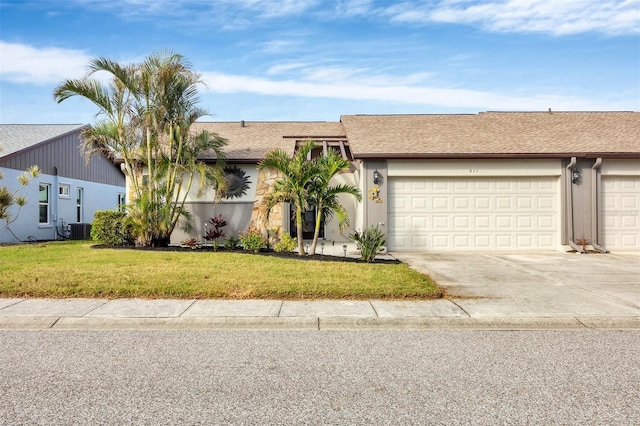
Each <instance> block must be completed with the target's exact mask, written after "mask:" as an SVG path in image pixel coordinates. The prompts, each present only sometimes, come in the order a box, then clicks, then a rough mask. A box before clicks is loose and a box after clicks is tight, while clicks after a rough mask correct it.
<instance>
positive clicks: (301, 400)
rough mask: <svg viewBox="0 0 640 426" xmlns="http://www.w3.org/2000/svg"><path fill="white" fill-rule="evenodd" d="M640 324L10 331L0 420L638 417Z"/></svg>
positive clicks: (5, 337) (0, 338)
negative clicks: (638, 327) (602, 327)
mask: <svg viewBox="0 0 640 426" xmlns="http://www.w3.org/2000/svg"><path fill="white" fill-rule="evenodd" d="M638 401H640V331H595V330H578V331H567V330H565V331H434V330H426V331H398V330H391V331H224V330H223V331H51V330H48V331H0V423H1V424H3V425H5V424H6V425H14V424H15V425H21V424H40V425H48V424H56V425H60V424H82V425H85V424H92V425H93V424H95V425H98V424H161V425H168V424H252V425H253V424H432V425H433V424H447V425H455V424H474V425H482V424H491V425H495V424H545V425H548V424H563V425H573V424H598V425H617V424H619V425H630V424H640V405H639V404H638Z"/></svg>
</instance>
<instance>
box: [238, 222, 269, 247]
mask: <svg viewBox="0 0 640 426" xmlns="http://www.w3.org/2000/svg"><path fill="white" fill-rule="evenodd" d="M240 244H242V248H243V249H245V250H247V251H250V252H253V253H257V252H259V251H260V249H263V248H265V247H267V239H266V238H265V237H264V236H263V235H262V232H260V231H259V230H258V229H257V228H254V227H249V229H247V231H246V232H241V233H240Z"/></svg>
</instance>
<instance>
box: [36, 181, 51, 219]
mask: <svg viewBox="0 0 640 426" xmlns="http://www.w3.org/2000/svg"><path fill="white" fill-rule="evenodd" d="M50 191H51V185H49V184H47V183H41V184H40V188H39V192H40V194H39V197H38V203H39V206H40V219H39V223H40V224H48V223H49V196H50Z"/></svg>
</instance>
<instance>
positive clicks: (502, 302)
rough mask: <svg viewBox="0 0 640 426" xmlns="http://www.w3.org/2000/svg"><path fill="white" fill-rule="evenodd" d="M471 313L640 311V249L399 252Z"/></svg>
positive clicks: (579, 314)
mask: <svg viewBox="0 0 640 426" xmlns="http://www.w3.org/2000/svg"><path fill="white" fill-rule="evenodd" d="M394 255H395V256H396V257H397V258H398V259H400V260H402V261H403V262H405V263H407V264H409V265H410V266H411V267H412V268H414V269H415V270H417V271H419V272H421V273H423V274H426V275H429V276H431V277H432V278H433V279H434V280H435V281H436V282H437V283H438V284H439V285H440V286H441V287H442V288H443V289H444V290H445V292H446V297H447V298H448V299H449V300H451V301H452V302H453V303H455V304H456V305H458V306H459V307H460V308H461V309H462V310H464V311H465V312H466V313H467V314H468V315H469V316H471V317H477V318H484V317H495V318H500V317H538V318H542V317H565V316H566V317H603V316H608V317H611V316H613V317H618V316H619V317H625V316H639V315H640V253H622V254H577V253H560V252H544V253H467V252H462V253H457V252H456V253H453V252H451V253H449V252H446V253H445V252H437V253H429V252H422V253H417V252H397V253H394Z"/></svg>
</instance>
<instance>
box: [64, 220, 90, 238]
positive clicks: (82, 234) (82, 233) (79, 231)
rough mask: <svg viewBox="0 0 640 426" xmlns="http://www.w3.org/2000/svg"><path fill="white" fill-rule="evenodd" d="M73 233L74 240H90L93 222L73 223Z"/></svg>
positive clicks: (71, 236)
mask: <svg viewBox="0 0 640 426" xmlns="http://www.w3.org/2000/svg"><path fill="white" fill-rule="evenodd" d="M69 225H70V226H71V235H70V236H69V238H70V239H72V240H88V239H90V238H91V224H90V223H71V224H69Z"/></svg>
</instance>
